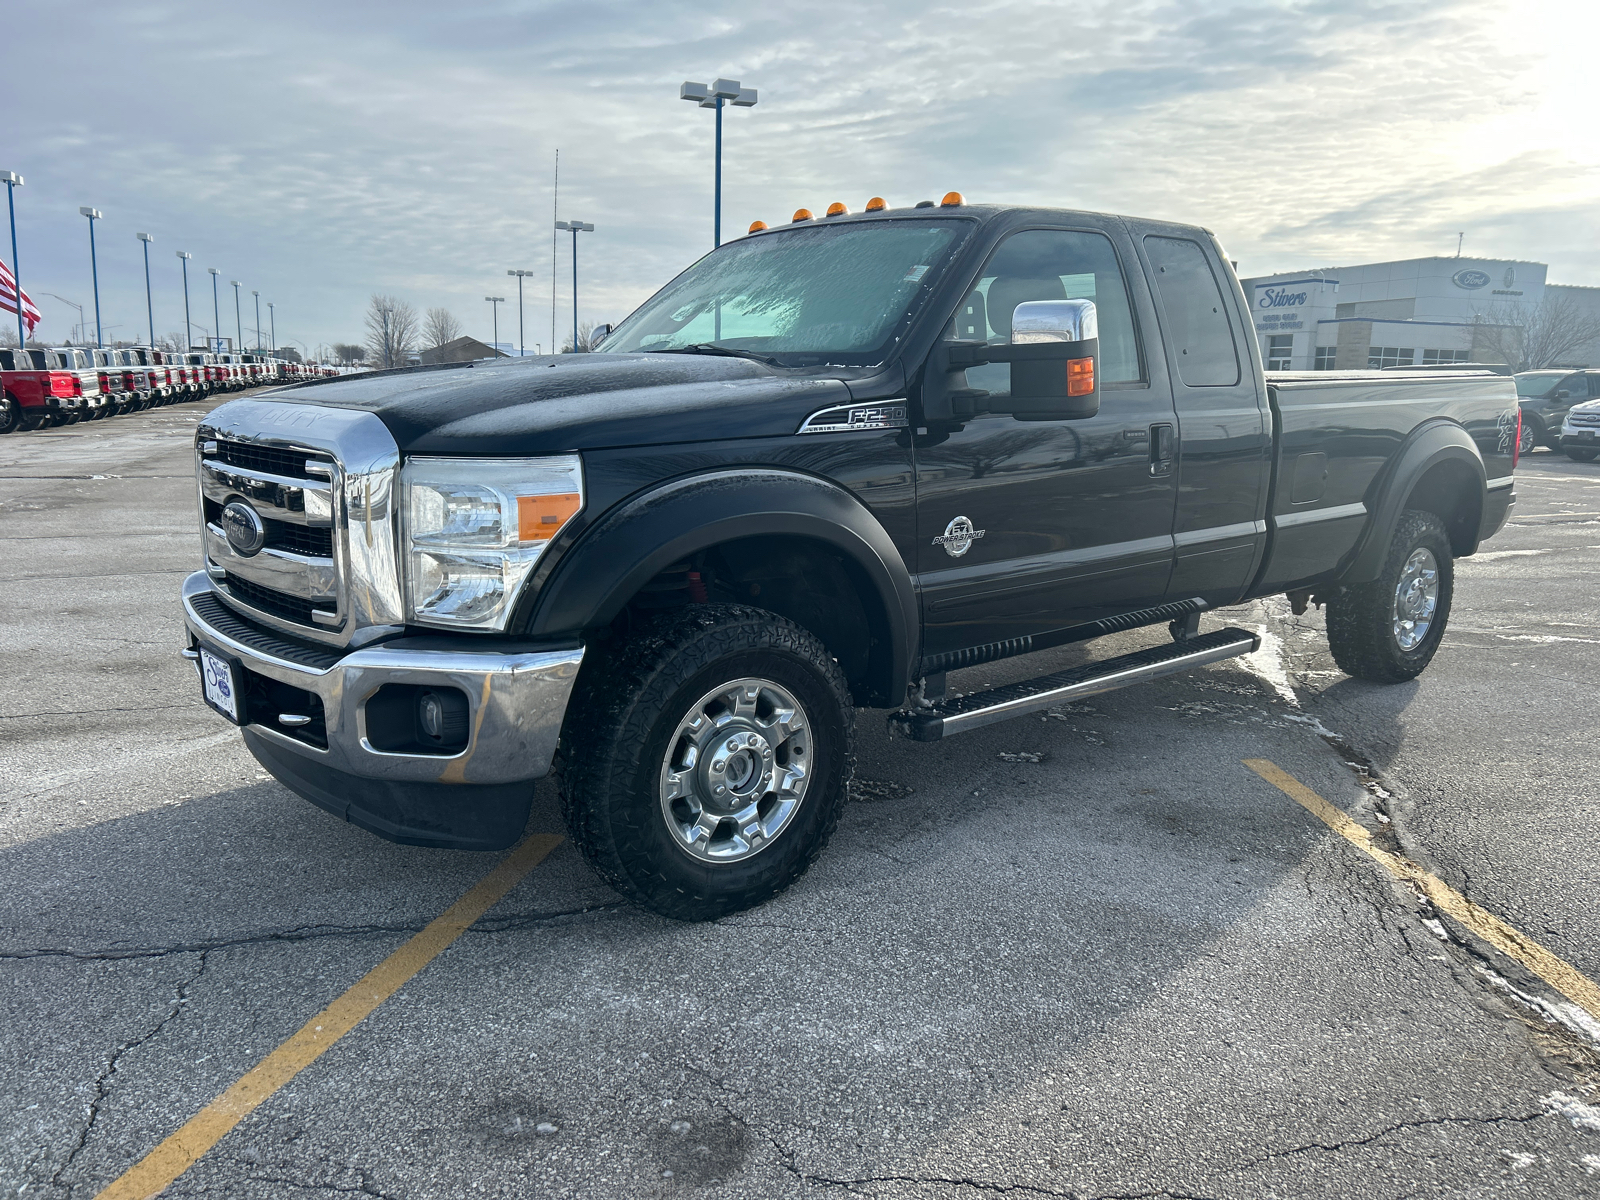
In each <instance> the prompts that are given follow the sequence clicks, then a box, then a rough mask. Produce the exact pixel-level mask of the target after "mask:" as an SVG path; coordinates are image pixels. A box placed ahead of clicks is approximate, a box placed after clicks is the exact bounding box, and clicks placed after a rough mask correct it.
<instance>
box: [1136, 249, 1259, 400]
mask: <svg viewBox="0 0 1600 1200" xmlns="http://www.w3.org/2000/svg"><path fill="white" fill-rule="evenodd" d="M1144 251H1145V253H1146V254H1148V255H1149V256H1150V265H1151V266H1152V267H1153V268H1154V269H1155V281H1156V294H1157V296H1158V297H1159V298H1160V300H1161V313H1162V316H1163V317H1165V318H1166V334H1167V338H1168V342H1169V344H1170V345H1171V347H1172V357H1173V360H1174V361H1175V362H1176V363H1177V367H1178V378H1180V379H1181V380H1183V382H1184V383H1185V384H1187V385H1188V386H1189V387H1227V386H1229V385H1231V384H1235V383H1238V382H1239V355H1238V352H1237V351H1236V350H1235V348H1234V344H1233V329H1232V327H1231V326H1230V324H1229V322H1228V311H1227V307H1226V305H1224V303H1223V300H1222V288H1221V286H1220V285H1219V284H1218V283H1217V277H1216V275H1215V273H1213V271H1212V270H1211V263H1210V262H1209V261H1208V260H1207V258H1206V253H1205V251H1204V250H1202V249H1201V248H1200V243H1198V242H1191V241H1190V240H1189V239H1187V238H1167V237H1147V238H1145V239H1144Z"/></svg>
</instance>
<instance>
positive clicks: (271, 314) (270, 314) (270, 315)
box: [267, 300, 278, 354]
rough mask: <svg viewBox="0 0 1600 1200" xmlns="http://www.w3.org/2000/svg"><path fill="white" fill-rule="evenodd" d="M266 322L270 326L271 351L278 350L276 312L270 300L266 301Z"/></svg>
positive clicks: (275, 351)
mask: <svg viewBox="0 0 1600 1200" xmlns="http://www.w3.org/2000/svg"><path fill="white" fill-rule="evenodd" d="M267 323H268V324H269V325H271V326H272V353H274V354H276V353H277V352H278V314H277V313H276V312H275V311H273V303H272V301H270V300H268V301H267Z"/></svg>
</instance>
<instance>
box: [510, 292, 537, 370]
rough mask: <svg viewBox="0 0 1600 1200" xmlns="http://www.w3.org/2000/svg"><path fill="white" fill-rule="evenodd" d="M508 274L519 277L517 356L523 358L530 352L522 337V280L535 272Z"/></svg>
mask: <svg viewBox="0 0 1600 1200" xmlns="http://www.w3.org/2000/svg"><path fill="white" fill-rule="evenodd" d="M506 274H507V275H515V276H516V277H517V357H518V358H521V357H522V356H523V355H524V354H526V353H527V352H528V344H527V342H525V341H524V340H523V337H522V281H523V280H524V279H526V278H527V277H528V276H529V275H532V274H533V272H532V271H507V272H506Z"/></svg>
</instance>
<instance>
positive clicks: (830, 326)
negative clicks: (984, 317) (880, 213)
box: [600, 219, 971, 365]
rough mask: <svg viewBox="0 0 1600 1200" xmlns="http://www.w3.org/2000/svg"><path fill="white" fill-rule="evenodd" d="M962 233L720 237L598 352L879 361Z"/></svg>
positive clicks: (838, 228) (821, 229) (925, 223)
mask: <svg viewBox="0 0 1600 1200" xmlns="http://www.w3.org/2000/svg"><path fill="white" fill-rule="evenodd" d="M970 228H971V226H970V223H969V222H966V221H960V220H948V219H945V220H904V221H900V220H895V221H869V222H861V223H857V224H847V225H834V226H827V225H812V226H805V227H801V228H798V229H792V230H782V231H780V232H778V233H769V234H762V235H760V236H757V237H750V238H744V239H741V240H740V241H737V242H730V243H729V244H728V245H726V246H723V247H721V248H720V249H718V250H715V251H713V252H712V253H710V254H708V255H707V256H706V257H705V258H702V259H701V260H700V261H699V262H697V263H695V264H694V266H692V267H690V268H689V269H688V270H687V271H685V272H684V273H683V274H682V275H680V276H678V277H677V278H676V279H674V280H673V281H672V282H671V283H669V284H668V285H667V286H666V287H665V288H663V289H662V290H661V291H660V292H658V293H656V295H654V296H652V297H651V298H650V299H649V300H647V301H645V303H644V305H643V306H642V307H641V308H640V309H639V310H638V311H637V312H635V313H634V314H633V315H632V316H631V317H629V318H628V319H627V320H626V321H624V322H623V323H622V324H621V325H620V326H619V327H618V328H617V331H616V332H615V333H613V334H612V335H611V336H610V337H608V338H607V339H606V341H605V345H604V347H603V348H602V349H601V351H600V353H602V354H627V353H635V352H639V351H650V350H672V349H677V348H680V347H683V346H692V345H696V344H698V343H714V344H716V345H718V346H726V347H729V348H731V349H738V350H749V351H752V352H754V353H758V354H768V355H775V356H778V357H779V358H780V359H781V360H782V361H784V362H786V363H792V364H794V365H805V364H807V363H821V362H843V363H873V362H880V361H882V360H883V358H884V357H885V356H886V355H887V353H888V351H889V350H890V349H892V338H893V335H894V333H895V331H896V330H897V329H898V328H900V327H901V326H903V324H904V323H905V321H906V320H908V319H909V315H910V313H911V312H912V311H913V310H914V309H915V307H916V305H917V303H918V302H919V300H920V298H921V297H922V296H924V295H926V294H927V290H928V289H929V288H930V286H931V284H932V282H933V280H934V279H935V278H936V277H937V275H938V274H939V270H940V268H941V267H942V265H943V264H944V262H945V261H946V259H947V258H948V257H949V255H950V252H951V250H953V249H954V248H955V247H956V246H957V245H959V244H960V242H961V241H962V240H963V239H964V238H965V237H966V236H967V233H968V231H969V230H970Z"/></svg>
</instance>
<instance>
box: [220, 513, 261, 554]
mask: <svg viewBox="0 0 1600 1200" xmlns="http://www.w3.org/2000/svg"><path fill="white" fill-rule="evenodd" d="M222 532H223V533H225V534H227V535H228V545H230V546H232V547H233V552H234V553H235V554H238V555H240V556H241V557H243V558H249V557H250V556H251V555H252V554H254V553H255V552H256V551H257V550H259V549H261V547H262V546H265V545H266V544H267V526H266V523H265V522H264V521H262V519H261V514H260V513H258V512H256V510H255V509H253V508H251V507H250V506H249V505H248V504H246V503H245V502H244V501H243V500H230V501H228V503H227V504H225V505H223V508H222Z"/></svg>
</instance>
